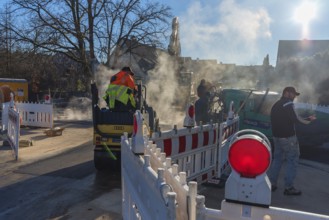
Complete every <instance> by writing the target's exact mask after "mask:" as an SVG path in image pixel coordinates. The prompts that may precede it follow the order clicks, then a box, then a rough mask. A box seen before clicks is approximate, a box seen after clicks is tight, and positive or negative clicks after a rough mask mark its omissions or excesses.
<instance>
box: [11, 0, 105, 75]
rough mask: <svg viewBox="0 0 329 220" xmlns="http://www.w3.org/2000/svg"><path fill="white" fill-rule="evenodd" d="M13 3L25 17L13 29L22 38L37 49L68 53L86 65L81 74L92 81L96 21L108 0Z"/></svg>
mask: <svg viewBox="0 0 329 220" xmlns="http://www.w3.org/2000/svg"><path fill="white" fill-rule="evenodd" d="M12 3H13V6H14V12H15V15H16V16H17V17H18V16H19V17H20V18H21V20H18V21H16V24H15V26H14V27H13V28H12V31H14V32H15V34H17V35H18V36H19V37H20V39H21V40H22V41H25V42H28V43H30V45H32V46H33V50H37V51H39V52H40V51H41V52H43V53H50V54H56V53H61V54H65V55H66V56H67V57H69V58H70V59H72V60H74V61H76V62H78V63H80V64H82V66H83V70H84V74H81V76H80V77H82V78H84V81H86V80H88V79H89V77H90V76H91V75H90V74H91V70H90V66H89V61H90V60H92V59H95V55H94V42H93V41H94V39H93V35H94V33H93V26H94V24H93V22H94V19H95V18H96V17H97V16H98V14H99V13H100V12H101V11H102V9H103V5H104V2H103V1H94V0H87V1H81V0H80V1H79V0H62V1H59V0H12ZM23 20H24V21H23ZM86 44H87V45H86ZM88 49H89V54H87V51H88Z"/></svg>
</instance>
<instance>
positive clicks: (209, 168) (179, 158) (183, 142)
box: [151, 124, 218, 183]
mask: <svg viewBox="0 0 329 220" xmlns="http://www.w3.org/2000/svg"><path fill="white" fill-rule="evenodd" d="M151 140H152V141H153V143H155V144H156V145H157V147H158V148H160V149H161V151H163V152H164V153H165V157H171V159H172V161H173V162H174V163H176V164H178V169H179V170H181V171H184V172H186V175H187V180H188V181H190V180H196V181H197V182H199V183H201V182H204V181H206V180H207V179H210V178H211V177H213V176H214V175H215V173H216V161H217V159H216V155H217V146H218V124H208V125H202V126H197V127H193V128H181V129H173V130H171V131H165V132H156V133H153V135H152V139H151Z"/></svg>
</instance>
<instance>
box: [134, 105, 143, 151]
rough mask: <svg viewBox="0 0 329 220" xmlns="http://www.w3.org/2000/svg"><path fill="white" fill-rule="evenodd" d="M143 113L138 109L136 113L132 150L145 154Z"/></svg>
mask: <svg viewBox="0 0 329 220" xmlns="http://www.w3.org/2000/svg"><path fill="white" fill-rule="evenodd" d="M143 120H144V119H143V115H142V113H141V112H140V110H137V111H136V112H135V113H134V122H133V135H132V143H131V150H132V151H133V152H134V153H135V154H143V153H144V143H145V140H144V139H145V138H146V137H144V132H143Z"/></svg>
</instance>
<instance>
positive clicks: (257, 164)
mask: <svg viewBox="0 0 329 220" xmlns="http://www.w3.org/2000/svg"><path fill="white" fill-rule="evenodd" d="M270 146H271V144H270V142H269V140H268V139H267V137H266V136H265V135H264V134H262V133H261V132H258V131H256V130H251V129H246V130H241V131H239V132H237V133H236V134H235V135H233V137H232V138H231V141H230V147H229V152H228V161H229V163H230V165H231V167H232V172H231V174H230V176H229V178H228V180H227V181H226V187H225V199H226V200H227V201H229V202H237V203H245V204H252V205H259V206H265V207H268V206H269V205H270V203H271V184H270V181H269V179H268V177H267V175H266V171H267V170H268V168H269V167H270V164H271V149H270Z"/></svg>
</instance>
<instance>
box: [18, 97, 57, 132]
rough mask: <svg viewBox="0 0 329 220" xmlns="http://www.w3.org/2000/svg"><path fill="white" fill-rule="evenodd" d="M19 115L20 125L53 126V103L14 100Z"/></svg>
mask: <svg viewBox="0 0 329 220" xmlns="http://www.w3.org/2000/svg"><path fill="white" fill-rule="evenodd" d="M15 105H16V108H17V109H18V111H19V112H20V115H21V125H25V126H33V127H45V128H52V127H53V123H54V121H53V105H52V104H41V103H29V102H16V103H15Z"/></svg>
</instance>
